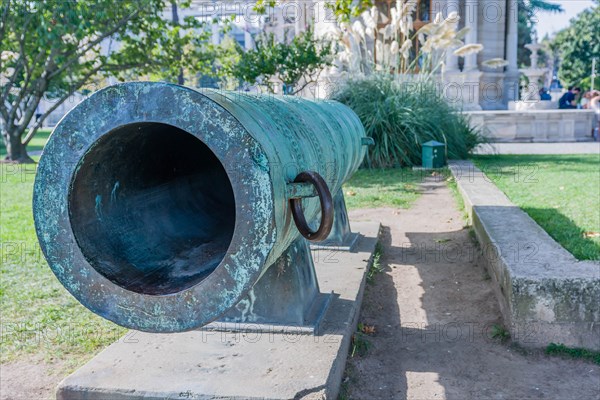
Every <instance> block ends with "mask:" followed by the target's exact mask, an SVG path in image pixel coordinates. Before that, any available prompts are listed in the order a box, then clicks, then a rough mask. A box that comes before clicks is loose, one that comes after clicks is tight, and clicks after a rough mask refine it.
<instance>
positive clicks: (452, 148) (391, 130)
mask: <svg viewBox="0 0 600 400" xmlns="http://www.w3.org/2000/svg"><path fill="white" fill-rule="evenodd" d="M414 79H415V80H413V81H407V82H399V81H397V80H394V78H393V77H390V76H389V75H377V74H376V75H372V76H370V77H367V78H361V79H350V80H349V81H348V82H347V83H345V84H343V85H342V86H341V87H340V88H338V89H337V90H336V91H335V92H334V93H333V95H332V97H333V98H334V99H335V100H338V101H340V102H341V103H344V104H346V105H348V106H349V107H350V108H352V109H353V110H354V112H356V114H357V115H358V117H359V118H360V120H361V121H362V123H363V125H364V127H365V129H366V131H367V135H368V136H370V137H372V138H373V139H374V140H375V145H374V146H370V147H369V151H368V153H367V157H366V160H365V163H366V165H367V166H368V167H370V168H373V167H374V168H384V167H393V166H399V165H400V166H412V165H419V164H421V145H422V144H423V143H425V142H428V141H430V140H437V141H439V142H442V143H446V144H447V151H448V157H449V158H450V159H460V158H466V157H467V156H468V154H469V151H470V150H471V149H473V148H474V147H475V146H476V145H477V144H478V143H479V141H480V140H481V139H480V136H479V135H478V133H477V132H476V131H475V130H473V129H472V128H470V127H469V123H468V120H467V119H466V118H467V117H466V116H464V115H463V114H461V113H458V112H456V110H454V109H453V108H452V106H451V105H449V104H448V102H447V101H446V99H445V98H444V96H443V95H442V94H441V93H440V92H438V91H437V89H436V87H435V85H433V84H432V83H430V82H429V81H426V80H423V79H419V78H418V77H416V78H414Z"/></svg>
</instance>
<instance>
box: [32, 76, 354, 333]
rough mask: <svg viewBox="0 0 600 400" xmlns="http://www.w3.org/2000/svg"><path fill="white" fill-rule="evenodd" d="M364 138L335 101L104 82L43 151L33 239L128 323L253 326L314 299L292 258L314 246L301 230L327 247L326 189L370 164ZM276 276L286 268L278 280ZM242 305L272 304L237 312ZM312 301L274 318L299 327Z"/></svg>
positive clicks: (72, 284) (66, 280)
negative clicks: (281, 303)
mask: <svg viewBox="0 0 600 400" xmlns="http://www.w3.org/2000/svg"><path fill="white" fill-rule="evenodd" d="M364 136H365V132H364V128H363V127H362V125H361V123H360V121H359V119H358V117H357V116H356V115H355V114H354V113H353V112H352V111H351V110H350V109H349V108H347V107H345V106H343V105H341V104H339V103H336V102H333V101H318V102H317V101H309V100H304V99H300V98H295V97H275V96H260V95H250V94H242V93H237V92H235V93H234V92H231V93H228V92H220V91H202V92H200V91H196V90H193V89H190V88H186V87H182V86H176V85H170V84H163V83H146V82H136V83H126V84H120V85H115V86H111V87H108V88H106V89H103V90H101V91H99V92H97V93H95V94H93V95H92V96H90V97H89V98H88V99H86V100H85V101H83V102H82V103H81V104H79V105H78V106H77V107H75V108H74V109H73V110H72V111H71V112H70V113H69V114H67V115H66V116H65V117H64V118H63V119H62V120H61V122H60V123H59V125H58V126H57V127H56V128H55V130H54V132H53V133H52V135H51V137H50V139H49V141H48V143H47V145H46V148H45V149H44V153H43V155H42V157H41V160H40V163H39V167H38V174H37V177H36V182H35V188H34V217H35V222H36V230H37V234H38V238H39V241H40V244H41V247H42V250H43V252H44V254H45V256H46V258H47V260H48V264H49V265H50V268H51V269H52V270H53V272H54V273H55V275H56V276H57V278H58V279H59V280H60V281H61V283H62V284H63V285H64V286H65V287H66V288H67V290H68V291H69V292H70V293H71V294H72V295H73V296H75V297H76V298H77V299H78V300H79V301H80V302H81V303H82V304H83V305H84V306H86V307H87V308H89V309H90V310H92V311H93V312H95V313H97V314H99V315H101V316H103V317H105V318H107V319H109V320H111V321H114V322H116V323H118V324H120V325H123V326H126V327H129V328H134V329H139V330H144V331H151V332H176V331H185V330H190V329H194V328H197V327H200V326H203V325H205V324H207V323H209V322H211V321H214V320H215V319H217V318H219V317H223V316H227V315H228V314H227V313H228V312H229V315H232V317H231V318H234V317H233V316H234V315H242V314H243V315H244V316H245V318H246V320H252V318H254V320H256V321H260V320H261V315H262V316H263V317H264V315H265V314H269V313H273V310H271V309H269V308H272V307H274V306H271V305H268V304H269V303H276V302H277V299H275V298H274V296H283V297H285V296H291V297H290V298H289V299H288V300H290V301H293V302H302V301H301V300H299V299H304V298H307V297H310V296H314V295H315V290H316V292H318V286H317V285H316V278H315V277H314V271H312V270H311V269H310V267H309V268H308V269H304V270H303V269H301V268H300V267H298V266H294V262H290V261H289V260H290V254H291V253H290V251H291V250H293V251H294V252H295V253H294V254H296V253H298V252H302V251H305V249H306V248H307V247H306V244H305V243H306V241H305V239H304V238H303V237H302V235H303V236H305V237H307V238H308V239H311V240H322V239H324V238H325V237H326V236H327V233H328V230H329V229H331V225H332V220H331V213H330V211H327V209H328V207H333V205H332V203H331V198H330V197H331V195H330V193H334V194H335V193H338V192H340V189H341V186H342V184H343V183H344V182H345V181H346V180H347V179H348V178H349V177H350V176H351V174H352V173H353V172H354V171H355V170H356V169H357V168H358V166H359V165H360V163H361V162H362V159H363V157H364V153H365V150H364V146H363V138H364ZM313 186H314V189H313ZM328 194H329V199H328V198H327V195H328ZM315 195H316V196H315ZM300 199H302V200H300ZM321 214H322V215H321ZM294 221H295V222H296V223H295V222H294ZM319 223H320V228H319V229H316V227H315V225H318V224H319ZM297 224H304V225H302V226H300V225H298V227H297ZM299 228H300V229H299ZM311 236H312V237H311ZM306 251H307V250H306ZM300 258H306V254H304V255H303V256H302V257H300ZM309 258H310V257H309ZM286 260H287V261H286ZM282 263H283V264H282ZM273 265H279V267H282V265H283V267H284V269H285V267H286V266H287V267H288V269H290V270H292V272H288V274H291V275H289V276H288V278H286V279H287V280H285V279H284V280H285V282H280V281H281V279H279V278H280V275H281V273H279V274H273V273H269V272H268V270H269V269H270V267H271V266H273ZM311 266H312V263H311ZM294 271H295V272H294ZM278 277H279V278H278ZM278 279H279V280H278ZM259 280H260V281H264V282H266V283H265V284H264V285H263V286H265V287H264V288H263V289H262V291H263V292H264V293H263V294H258V295H257V294H256V293H253V292H252V291H256V290H255V289H256V287H257V282H258V281H259ZM267 281H268V282H267ZM290 287H293V288H294V289H293V290H291V291H290V290H289V289H290ZM294 291H295V292H296V293H297V294H296V295H293V294H289V293H291V292H294ZM261 296H262V297H261ZM294 296H295V297H294ZM248 298H250V299H257V298H258V299H261V298H264V299H263V300H261V301H258V300H257V304H256V307H252V306H253V305H252V304H251V305H250V310H251V312H248V310H241V309H239V307H238V309H239V310H238V311H237V312H236V311H235V309H236V306H238V305H239V304H240V303H243V304H246V305H247V301H246V302H245V303H244V301H245V300H244V299H248ZM311 301H312V300H311ZM311 301H309V300H306V301H304V303H306V304H300V305H299V306H298V307H299V308H298V310H297V311H294V310H291V311H290V310H288V311H285V310H284V311H280V314H282V315H283V314H285V313H288V314H293V313H296V314H297V315H292V316H290V317H289V318H287V319H286V318H283V319H284V320H283V321H281V322H292V323H293V322H294V321H296V320H298V319H302V318H306V315H307V313H308V311H307V310H308V308H310V307H311V305H310V304H308V303H310V302H311ZM261 307H263V310H266V311H264V312H262V314H261V311H260V309H261ZM253 308H254V309H255V310H254V312H255V315H254V317H252V309H253ZM267 309H269V310H267ZM232 310H233V311H232ZM236 313H237V314H236ZM249 315H250V317H248V316H249ZM248 318H249V319H248ZM234 319H235V318H234Z"/></svg>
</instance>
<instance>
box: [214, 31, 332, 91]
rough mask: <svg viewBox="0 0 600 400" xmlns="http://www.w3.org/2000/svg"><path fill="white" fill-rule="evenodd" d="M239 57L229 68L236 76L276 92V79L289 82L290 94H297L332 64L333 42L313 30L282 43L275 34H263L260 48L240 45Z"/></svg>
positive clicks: (287, 83) (285, 82)
mask: <svg viewBox="0 0 600 400" xmlns="http://www.w3.org/2000/svg"><path fill="white" fill-rule="evenodd" d="M236 51H237V52H238V54H239V57H237V58H235V61H236V62H235V63H234V64H230V65H227V66H225V70H227V71H228V73H229V74H230V75H231V76H233V77H235V78H236V79H238V80H240V81H242V82H246V83H249V84H252V85H253V84H259V85H262V86H264V87H265V88H266V89H267V91H268V92H270V93H274V92H275V87H274V85H273V80H274V79H277V80H280V81H281V82H283V84H284V85H285V93H286V94H296V93H298V92H300V91H302V89H304V88H305V87H306V86H308V85H309V84H311V83H314V82H315V81H316V79H317V78H318V75H319V72H320V71H321V69H322V68H323V67H324V66H326V65H330V64H331V58H332V57H331V56H332V51H333V50H332V44H331V43H330V42H324V41H321V40H318V39H315V38H314V37H313V32H312V29H308V30H307V31H305V32H302V33H300V34H298V35H296V36H294V38H293V39H292V41H291V42H290V43H278V42H277V41H276V40H275V36H274V35H273V34H270V35H267V34H263V35H261V36H259V37H258V38H257V40H256V48H255V49H252V50H247V51H244V50H243V49H242V48H241V46H239V45H237V46H236Z"/></svg>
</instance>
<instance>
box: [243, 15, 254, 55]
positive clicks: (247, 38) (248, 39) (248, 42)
mask: <svg viewBox="0 0 600 400" xmlns="http://www.w3.org/2000/svg"><path fill="white" fill-rule="evenodd" d="M253 48H254V42H253V41H252V35H251V34H250V24H249V23H247V22H246V24H245V26H244V49H246V50H252V49H253Z"/></svg>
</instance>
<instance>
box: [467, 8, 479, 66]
mask: <svg viewBox="0 0 600 400" xmlns="http://www.w3.org/2000/svg"><path fill="white" fill-rule="evenodd" d="M465 11H466V12H465V26H468V27H469V28H470V29H471V30H470V31H469V33H468V34H467V37H466V43H467V44H474V43H477V41H478V40H479V39H478V37H477V36H478V35H477V30H478V25H479V0H466V2H465ZM476 70H478V68H477V54H471V55H469V56H467V57H465V67H464V71H476Z"/></svg>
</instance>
